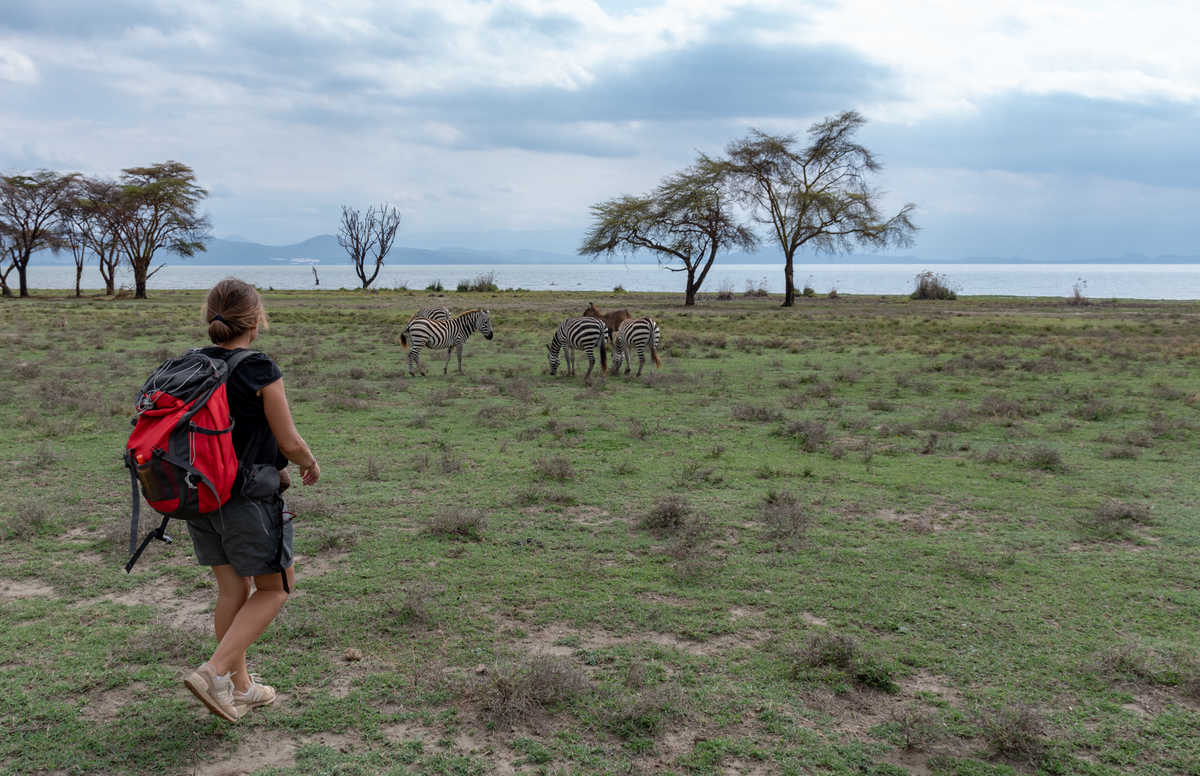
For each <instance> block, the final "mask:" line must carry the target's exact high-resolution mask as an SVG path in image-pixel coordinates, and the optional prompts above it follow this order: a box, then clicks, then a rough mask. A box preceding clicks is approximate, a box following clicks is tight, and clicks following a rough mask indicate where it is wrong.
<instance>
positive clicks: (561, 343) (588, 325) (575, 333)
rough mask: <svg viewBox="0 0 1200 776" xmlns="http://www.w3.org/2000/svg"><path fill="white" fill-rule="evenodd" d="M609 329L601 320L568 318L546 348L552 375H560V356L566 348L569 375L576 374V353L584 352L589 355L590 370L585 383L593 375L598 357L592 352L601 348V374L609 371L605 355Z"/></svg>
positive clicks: (560, 325)
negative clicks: (606, 337)
mask: <svg viewBox="0 0 1200 776" xmlns="http://www.w3.org/2000/svg"><path fill="white" fill-rule="evenodd" d="M607 332H608V327H607V326H605V325H604V321H602V320H600V319H599V318H568V319H566V320H565V321H563V322H562V323H560V324H559V325H558V330H557V331H555V332H554V339H552V340H551V341H550V344H549V345H547V346H546V350H547V352H548V355H549V358H550V374H552V375H554V374H558V365H559V355H560V353H561V352H562V350H563V349H564V348H565V349H566V351H567V375H568V376H569V375H573V374H575V354H574V351H576V350H582V351H584V352H585V353H587V357H588V370H587V374H585V375H584V376H583V379H584V382H586V381H587V379H588V378H589V377H590V376H591V374H592V367H593V366H594V365H595V364H596V357H595V356H594V355H592V351H593V350H594V349H595V348H596V347H597V346H599V347H600V374H604V373H605V372H607V371H608V357H607V355H606V354H605V349H604V348H605V345H604V337H605V334H606V333H607Z"/></svg>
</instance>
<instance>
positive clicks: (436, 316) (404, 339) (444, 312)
mask: <svg viewBox="0 0 1200 776" xmlns="http://www.w3.org/2000/svg"><path fill="white" fill-rule="evenodd" d="M418 318H427V319H429V320H431V321H448V320H450V310H449V308H447V307H446V306H445V305H437V306H435V307H422V308H421V309H420V310H417V311H416V312H415V313H413V317H412V319H411V320H409V322H408V325H406V326H405V327H404V329H403V331H401V332H400V345H401V346H402V347H408V330H409V329H410V328H411V327H412V325H413V321H415V320H417V319H418Z"/></svg>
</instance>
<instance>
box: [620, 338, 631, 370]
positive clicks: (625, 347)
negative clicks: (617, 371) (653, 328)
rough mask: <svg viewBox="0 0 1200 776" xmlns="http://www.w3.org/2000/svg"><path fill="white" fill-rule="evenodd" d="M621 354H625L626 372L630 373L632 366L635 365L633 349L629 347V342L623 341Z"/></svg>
mask: <svg viewBox="0 0 1200 776" xmlns="http://www.w3.org/2000/svg"><path fill="white" fill-rule="evenodd" d="M621 354H622V355H623V356H625V374H629V369H630V367H632V366H633V351H632V350H630V349H629V343H628V342H623V343H621Z"/></svg>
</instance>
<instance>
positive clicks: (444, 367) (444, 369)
mask: <svg viewBox="0 0 1200 776" xmlns="http://www.w3.org/2000/svg"><path fill="white" fill-rule="evenodd" d="M453 352H454V346H453V345H451V346H450V347H448V348H446V365H445V366H443V367H442V374H446V373H447V372H449V371H450V354H451V353H453ZM459 371H460V372H461V371H462V370H461V369H460V370H459Z"/></svg>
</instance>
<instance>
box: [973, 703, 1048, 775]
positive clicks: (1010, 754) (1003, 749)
mask: <svg viewBox="0 0 1200 776" xmlns="http://www.w3.org/2000/svg"><path fill="white" fill-rule="evenodd" d="M979 727H980V729H981V732H982V733H983V738H984V740H985V741H987V743H988V747H989V748H990V749H991V752H992V754H993V755H996V756H999V757H1003V758H1007V759H1010V760H1016V761H1019V762H1025V763H1035V762H1037V761H1039V760H1041V759H1042V756H1043V755H1044V754H1045V753H1046V723H1045V721H1044V720H1043V719H1042V715H1041V714H1039V713H1038V711H1037V709H1034V708H1033V707H1032V706H1028V705H1026V704H1023V703H1016V704H1008V705H1005V706H1003V707H1001V708H1000V709H997V710H995V711H993V712H991V713H988V714H984V715H983V716H982V717H981V718H980V720H979Z"/></svg>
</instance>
